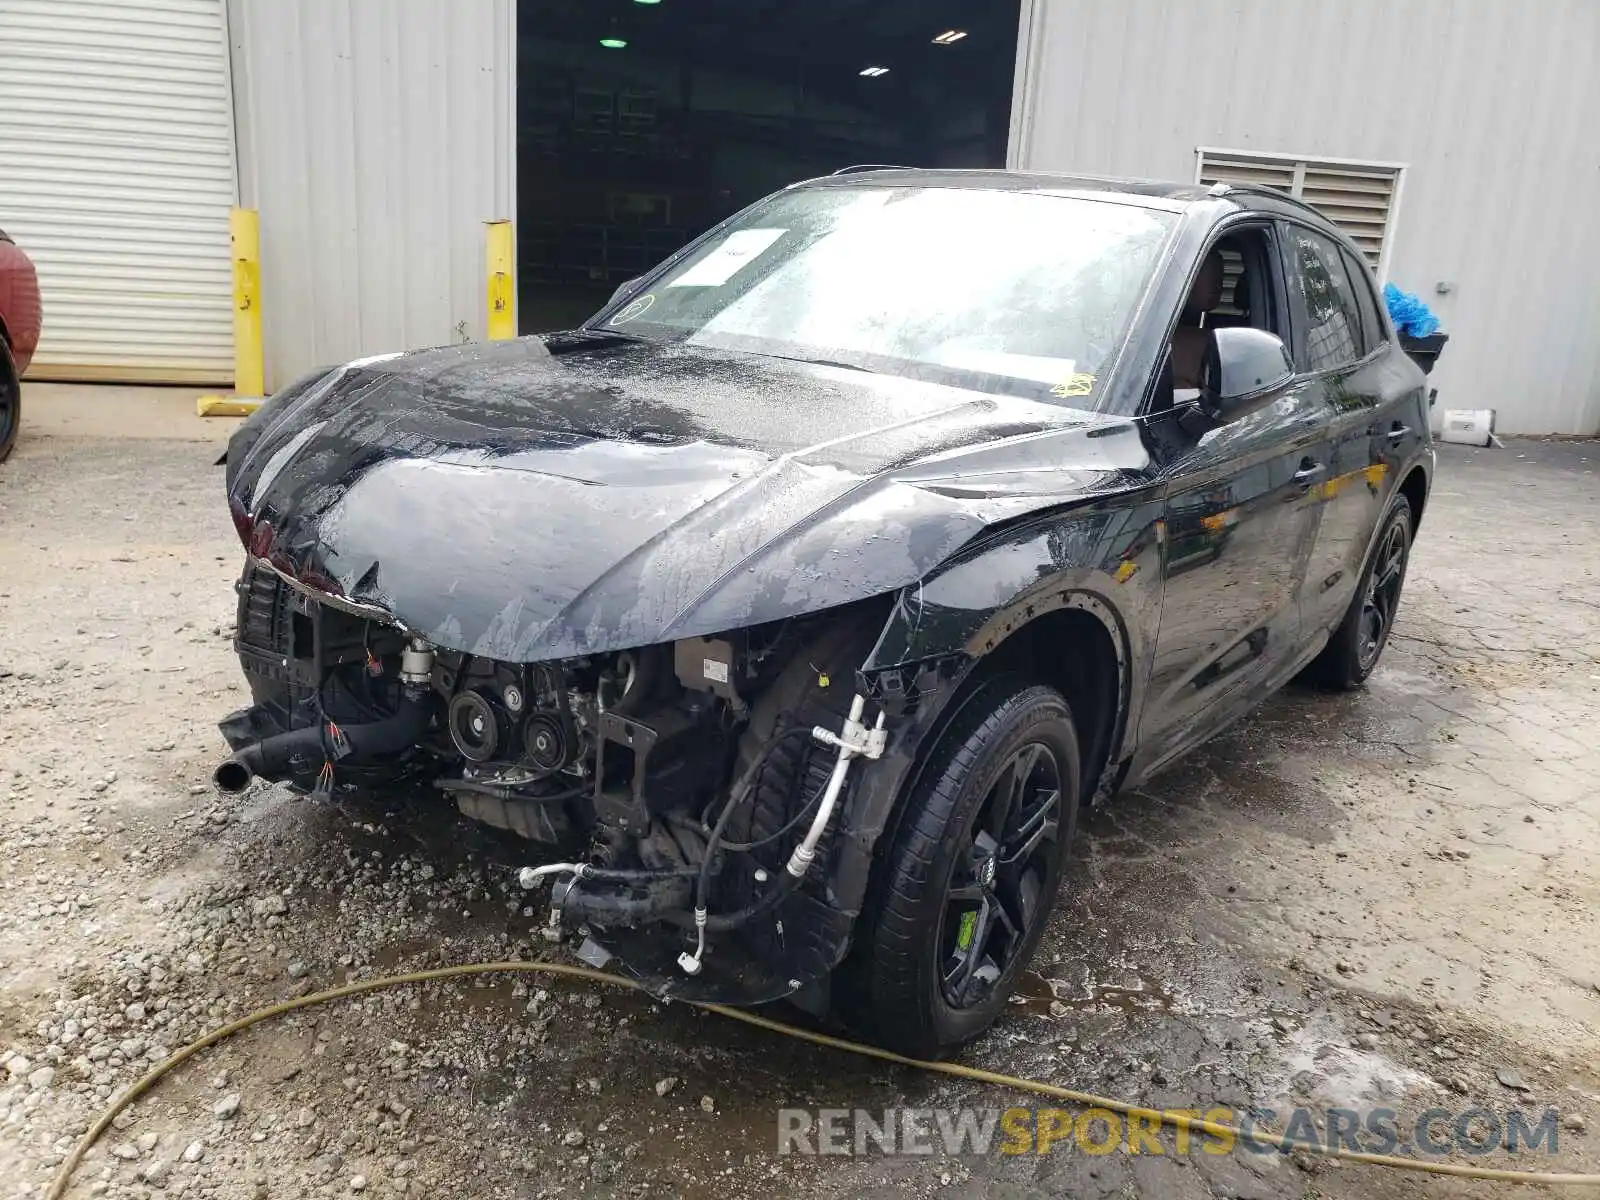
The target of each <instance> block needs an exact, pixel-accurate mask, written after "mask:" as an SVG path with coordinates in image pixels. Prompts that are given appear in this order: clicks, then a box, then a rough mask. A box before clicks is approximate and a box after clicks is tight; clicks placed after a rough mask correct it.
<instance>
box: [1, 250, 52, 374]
mask: <svg viewBox="0 0 1600 1200" xmlns="http://www.w3.org/2000/svg"><path fill="white" fill-rule="evenodd" d="M42 319H43V312H42V310H41V309H40V307H39V277H38V276H37V275H36V274H34V270H33V262H32V260H31V259H29V258H28V256H27V255H26V254H24V253H23V251H22V248H21V247H20V246H18V245H16V244H15V243H14V242H12V240H11V239H10V238H9V237H7V236H6V234H5V231H4V230H0V336H3V337H4V338H5V341H6V345H7V346H8V347H9V348H10V350H11V358H12V361H13V362H14V363H15V364H16V368H17V374H18V375H21V374H22V373H23V372H24V371H26V370H27V369H28V363H29V362H30V361H31V360H32V358H33V351H34V349H35V347H37V346H38V345H39V326H40V323H41V321H42Z"/></svg>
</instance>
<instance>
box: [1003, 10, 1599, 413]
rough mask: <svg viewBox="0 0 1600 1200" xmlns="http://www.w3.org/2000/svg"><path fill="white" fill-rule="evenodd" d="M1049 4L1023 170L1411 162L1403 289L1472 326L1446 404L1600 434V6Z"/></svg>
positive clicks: (1020, 119) (1398, 245)
mask: <svg viewBox="0 0 1600 1200" xmlns="http://www.w3.org/2000/svg"><path fill="white" fill-rule="evenodd" d="M1032 4H1033V9H1034V11H1033V14H1032V20H1031V29H1032V38H1031V42H1028V43H1027V44H1025V45H1024V46H1023V47H1022V49H1021V51H1020V53H1019V57H1018V63H1019V79H1020V80H1022V81H1023V85H1022V86H1021V87H1020V88H1019V93H1020V95H1019V102H1018V103H1019V108H1018V112H1017V114H1016V116H1015V119H1014V127H1015V130H1016V137H1015V140H1014V146H1013V156H1012V157H1013V161H1014V163H1015V164H1016V165H1019V166H1023V167H1033V168H1038V169H1057V170H1076V171H1087V172H1093V173H1099V174H1123V175H1141V176H1154V177H1158V178H1168V179H1179V180H1188V179H1193V178H1194V171H1195V149H1196V147H1199V146H1214V147H1228V148H1234V149H1241V150H1255V151H1260V152H1265V153H1282V154H1285V155H1319V156H1326V157H1331V158H1344V159H1367V160H1373V159H1376V160H1381V161H1390V162H1403V163H1405V164H1406V172H1405V179H1404V185H1403V192H1402V195H1401V197H1400V200H1399V205H1398V210H1397V213H1396V217H1395V224H1394V231H1393V234H1392V238H1393V251H1392V257H1391V259H1390V262H1389V278H1390V279H1391V280H1393V281H1394V282H1395V283H1397V284H1399V285H1400V286H1401V287H1404V288H1406V289H1407V290H1409V291H1414V292H1417V293H1419V294H1420V295H1421V296H1422V297H1423V298H1424V299H1425V300H1427V301H1428V302H1429V304H1431V305H1432V306H1433V308H1434V310H1435V312H1437V313H1438V314H1439V316H1440V319H1441V321H1442V322H1443V325H1444V328H1445V329H1446V330H1447V331H1448V332H1449V333H1450V335H1451V341H1450V344H1449V346H1448V347H1447V348H1446V349H1445V352H1444V355H1443V357H1442V358H1441V359H1440V361H1439V365H1438V367H1437V368H1436V370H1435V372H1434V376H1433V379H1434V383H1435V384H1436V385H1437V386H1438V388H1439V404H1440V407H1441V408H1444V407H1450V408H1494V409H1496V410H1498V412H1499V414H1500V421H1499V428H1500V429H1501V430H1502V431H1503V432H1508V433H1517V432H1523V433H1562V434H1587V433H1595V432H1600V287H1596V286H1595V282H1594V281H1595V280H1596V279H1597V278H1600V222H1597V221H1596V220H1595V219H1594V209H1595V199H1594V197H1595V196H1596V194H1597V184H1600V152H1597V151H1596V149H1595V140H1594V137H1595V135H1594V126H1595V122H1596V119H1597V117H1600V4H1597V3H1595V0H1540V3H1538V4H1536V5H1530V4H1527V3H1525V0H1295V2H1294V3H1284V2H1283V0H1185V2H1184V3H1182V4H1174V3H1171V0H1119V2H1118V3H1116V4H1106V3H1103V2H1101V0H1032ZM1027 32H1028V30H1027V28H1026V27H1025V31H1024V33H1025V38H1026V36H1027ZM1440 281H1449V282H1450V283H1453V284H1454V285H1455V288H1454V290H1453V291H1452V292H1451V293H1450V294H1449V295H1437V294H1436V293H1435V292H1434V285H1435V284H1436V283H1438V282H1440Z"/></svg>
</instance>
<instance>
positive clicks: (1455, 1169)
mask: <svg viewBox="0 0 1600 1200" xmlns="http://www.w3.org/2000/svg"><path fill="white" fill-rule="evenodd" d="M522 971H525V972H530V973H537V974H542V975H565V976H566V977H567V978H569V979H584V980H588V981H589V982H591V983H605V984H611V985H614V986H616V987H624V988H630V989H632V990H633V991H637V992H642V991H645V990H646V989H645V988H644V987H643V986H642V985H641V984H639V983H637V982H635V981H634V980H632V979H624V978H622V977H620V976H617V975H610V974H607V973H606V972H604V971H596V970H592V969H590V968H589V967H578V966H569V965H568V964H566V963H552V962H491V963H467V964H464V965H462V966H455V967H434V968H432V969H431V970H427V971H411V972H408V973H406V974H404V975H388V976H385V977H383V978H381V979H362V980H358V981H357V982H355V983H347V984H345V985H343V986H342V987H336V988H329V989H328V990H327V991H325V992H313V993H311V994H310V995H308V996H299V997H297V998H295V999H293V1000H284V1001H282V1002H280V1003H278V1004H269V1005H267V1007H266V1008H262V1009H257V1010H256V1011H255V1012H253V1013H250V1014H249V1015H248V1016H243V1017H240V1018H239V1019H238V1020H237V1021H229V1022H228V1023H227V1024H226V1025H223V1026H222V1027H220V1028H218V1029H213V1030H212V1031H211V1032H210V1033H208V1034H206V1035H205V1036H204V1037H202V1038H199V1039H197V1040H195V1041H193V1042H190V1043H189V1044H188V1045H187V1046H184V1047H183V1048H182V1049H181V1050H179V1051H177V1052H176V1053H175V1054H173V1055H171V1056H170V1057H169V1058H167V1059H166V1060H165V1061H164V1062H162V1063H161V1064H160V1065H159V1066H157V1067H155V1068H153V1069H152V1070H150V1071H149V1072H147V1073H146V1074H145V1075H143V1076H141V1077H140V1078H139V1079H138V1080H136V1081H135V1082H134V1084H133V1086H131V1087H130V1088H128V1090H127V1091H125V1092H123V1093H122V1095H120V1096H118V1097H117V1098H116V1099H115V1100H113V1101H112V1102H111V1105H110V1107H109V1108H107V1109H106V1110H105V1111H104V1112H103V1113H101V1114H100V1116H99V1118H98V1119H96V1121H95V1123H94V1124H93V1125H91V1126H89V1130H88V1132H87V1133H85V1134H84V1135H83V1137H81V1138H79V1139H78V1144H77V1145H76V1146H74V1147H73V1148H72V1153H71V1154H69V1155H68V1156H67V1158H66V1161H65V1162H63V1163H62V1164H61V1169H60V1170H58V1171H57V1172H56V1177H55V1179H54V1180H52V1181H51V1184H50V1190H49V1191H48V1192H47V1193H46V1194H45V1200H61V1198H62V1197H63V1196H65V1195H66V1193H67V1185H68V1184H69V1183H70V1182H71V1181H72V1175H73V1172H75V1171H76V1170H77V1169H78V1166H79V1164H81V1163H82V1162H83V1156H84V1155H85V1154H87V1153H88V1152H89V1148H90V1147H91V1146H93V1145H94V1144H95V1142H97V1141H99V1140H100V1136H101V1135H102V1134H104V1133H105V1131H106V1130H107V1129H109V1128H110V1127H111V1122H112V1121H114V1120H115V1119H116V1116H117V1114H118V1113H120V1112H121V1111H122V1110H123V1109H125V1108H127V1107H128V1105H130V1104H132V1103H133V1102H134V1101H135V1100H137V1099H138V1098H139V1097H140V1096H142V1095H144V1094H145V1093H146V1092H147V1091H149V1090H150V1089H151V1088H152V1087H154V1086H155V1084H156V1082H157V1081H158V1080H160V1079H161V1077H162V1076H163V1075H166V1074H167V1073H168V1072H169V1071H171V1070H172V1069H173V1068H175V1067H177V1066H180V1065H181V1064H183V1063H185V1062H187V1061H188V1060H189V1059H190V1058H192V1057H193V1056H194V1055H196V1054H198V1053H199V1052H200V1051H202V1050H204V1049H206V1047H208V1046H214V1045H216V1044H217V1043H218V1042H220V1041H222V1040H223V1039H224V1038H227V1037H232V1036H233V1035H234V1034H236V1033H238V1032H239V1031H240V1030H241V1029H248V1028H249V1027H250V1026H252V1025H255V1024H257V1023H258V1022H261V1021H265V1020H267V1019H268V1018H269V1017H276V1016H281V1015H282V1014H283V1013H286V1012H293V1011H294V1010H295V1009H297V1008H309V1007H311V1006H312V1005H314V1004H326V1003H327V1002H328V1001H329V1000H339V999H342V998H344V997H345V996H359V995H360V994H361V993H363V992H375V991H378V990H380V989H382V988H390V987H400V986H401V985H403V984H408V983H428V982H431V981H433V980H438V979H455V978H458V977H460V976H463V975H492V974H498V973H512V972H522ZM696 1007H699V1008H703V1009H705V1010H707V1011H708V1012H714V1013H720V1014H721V1015H722V1016H725V1017H732V1018H733V1019H734V1020H735V1021H743V1022H744V1023H745V1024H746V1025H754V1026H755V1027H756V1028H757V1029H766V1030H770V1031H771V1032H773V1033H781V1034H783V1035H784V1036H785V1037H792V1038H799V1039H800V1040H801V1041H806V1042H811V1043H812V1044H813V1045H817V1046H826V1047H828V1048H829V1049H830V1050H843V1051H845V1052H847V1053H849V1054H859V1055H863V1056H864V1057H867V1058H876V1059H880V1060H882V1061H883V1062H891V1063H896V1064H898V1065H899V1066H903V1067H915V1068H916V1069H917V1070H919V1071H933V1072H935V1073H937V1074H940V1075H953V1076H955V1077H956V1078H958V1079H971V1080H975V1081H976V1082H978V1083H988V1084H993V1085H994V1086H996V1087H1003V1088H1011V1089H1012V1090H1014V1091H1019V1092H1033V1093H1034V1094H1036V1095H1040V1096H1049V1097H1050V1098H1051V1099H1053V1100H1066V1101H1069V1102H1071V1103H1073V1104H1080V1105H1084V1106H1086V1107H1090V1108H1106V1109H1110V1110H1111V1111H1112V1112H1117V1113H1121V1114H1123V1115H1124V1116H1129V1117H1139V1118H1141V1119H1142V1120H1145V1121H1150V1120H1155V1121H1158V1122H1160V1123H1162V1124H1166V1125H1171V1126H1173V1127H1175V1128H1182V1129H1187V1130H1190V1131H1195V1130H1198V1131H1200V1132H1202V1133H1208V1134H1210V1135H1211V1136H1213V1137H1217V1138H1223V1139H1232V1140H1234V1141H1239V1140H1244V1141H1253V1142H1256V1143H1258V1144H1261V1145H1270V1146H1273V1147H1284V1146H1287V1147H1288V1148H1290V1149H1301V1150H1306V1151H1308V1152H1310V1153H1312V1154H1321V1155H1325V1156H1327V1157H1330V1158H1342V1159H1344V1160H1346V1161H1348V1162H1361V1163H1372V1164H1374V1165H1376V1166H1380V1167H1396V1168H1398V1169H1400V1170H1402V1171H1422V1172H1425V1173H1426V1174H1429V1175H1454V1176H1457V1177H1458V1178H1462V1179H1491V1180H1497V1181H1499V1182H1502V1183H1548V1184H1590V1185H1595V1184H1600V1175H1583V1174H1566V1173H1561V1172H1555V1171H1507V1170H1503V1169H1501V1168H1498V1167H1470V1166H1461V1165H1458V1164H1456V1163H1443V1162H1429V1161H1426V1160H1421V1159H1412V1158H1401V1157H1399V1156H1398V1155H1393V1154H1370V1153H1368V1152H1366V1151H1364V1150H1345V1149H1341V1148H1339V1147H1329V1146H1321V1145H1318V1144H1317V1143H1315V1142H1299V1141H1295V1140H1289V1139H1283V1138H1279V1137H1274V1136H1273V1135H1271V1134H1268V1133H1261V1132H1256V1131H1254V1130H1252V1131H1250V1132H1248V1133H1246V1132H1245V1131H1244V1130H1241V1129H1237V1128H1235V1127H1233V1126H1231V1125H1224V1124H1221V1123H1220V1122H1216V1121H1207V1120H1204V1119H1203V1118H1200V1117H1191V1116H1186V1115H1185V1114H1183V1113H1179V1112H1170V1111H1162V1110H1159V1109H1153V1108H1141V1107H1140V1106H1138V1105H1137V1104H1129V1103H1127V1102H1126V1101H1122V1100H1113V1099H1110V1098H1109V1097H1106V1096H1096V1095H1095V1094H1094V1093H1092V1092H1079V1091H1075V1090H1073V1089H1072V1088H1064V1087H1057V1086H1056V1085H1055V1084H1053V1083H1041V1082H1039V1081H1038V1080H1035V1079H1018V1078H1015V1077H1014V1076H1011V1075H1002V1074H1001V1073H1000V1072H998V1071H985V1070H983V1069H982V1068H981V1067H965V1066H962V1065H961V1064H960V1063H947V1062H924V1061H922V1060H921V1059H916V1058H907V1057H906V1056H905V1055H903V1054H896V1053H894V1051H892V1050H881V1049H879V1048H878V1047H876V1046H863V1045H861V1044H860V1043H858V1042H850V1041H846V1040H845V1039H844V1038H836V1037H830V1036H829V1035H828V1034H825V1033H814V1032H812V1031H811V1030H809V1029H796V1028H794V1027H793V1026H791V1025H784V1024H783V1023H781V1022H779V1021H773V1020H769V1019H768V1018H766V1017H763V1016H760V1015H759V1014H757V1013H753V1012H747V1011H745V1010H744V1009H740V1008H729V1007H728V1006H727V1005H725V1004H700V1005H697V1006H696Z"/></svg>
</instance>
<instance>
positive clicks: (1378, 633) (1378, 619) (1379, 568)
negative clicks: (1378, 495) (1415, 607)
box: [1357, 521, 1411, 672]
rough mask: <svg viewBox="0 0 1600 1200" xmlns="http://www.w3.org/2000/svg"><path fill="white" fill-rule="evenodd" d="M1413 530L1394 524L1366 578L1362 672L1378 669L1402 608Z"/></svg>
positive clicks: (1382, 541)
mask: <svg viewBox="0 0 1600 1200" xmlns="http://www.w3.org/2000/svg"><path fill="white" fill-rule="evenodd" d="M1409 532H1410V530H1409V529H1408V527H1407V522H1405V521H1391V522H1390V523H1389V525H1388V528H1386V529H1385V530H1384V531H1383V537H1382V540H1381V541H1379V543H1378V549H1377V552H1376V554H1375V555H1374V556H1373V560H1372V570H1371V571H1370V572H1368V574H1367V587H1366V593H1365V595H1364V596H1363V597H1362V601H1361V626H1360V628H1361V641H1360V645H1359V647H1358V650H1357V653H1358V654H1359V655H1360V663H1361V669H1362V671H1363V672H1370V671H1371V670H1372V668H1373V667H1375V666H1377V665H1378V655H1380V654H1382V653H1383V647H1384V644H1385V643H1386V642H1388V640H1389V631H1390V629H1392V628H1393V627H1394V614H1395V610H1396V609H1398V608H1399V607H1400V585H1401V584H1402V583H1403V582H1404V581H1405V576H1406V555H1407V552H1408V551H1409V550H1410V548H1411V546H1410V538H1409V536H1408V535H1409Z"/></svg>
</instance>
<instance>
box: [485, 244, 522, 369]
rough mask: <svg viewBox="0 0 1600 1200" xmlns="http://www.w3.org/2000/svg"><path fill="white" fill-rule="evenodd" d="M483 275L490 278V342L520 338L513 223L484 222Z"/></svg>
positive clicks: (488, 313)
mask: <svg viewBox="0 0 1600 1200" xmlns="http://www.w3.org/2000/svg"><path fill="white" fill-rule="evenodd" d="M484 226H485V228H484V237H483V259H484V273H485V274H486V275H487V277H488V300H489V304H488V309H487V320H486V327H487V333H488V335H489V340H490V341H491V342H503V341H505V340H506V339H507V338H514V337H516V336H517V293H516V272H515V263H514V261H513V258H512V248H511V222H510V221H485V222H484Z"/></svg>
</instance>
